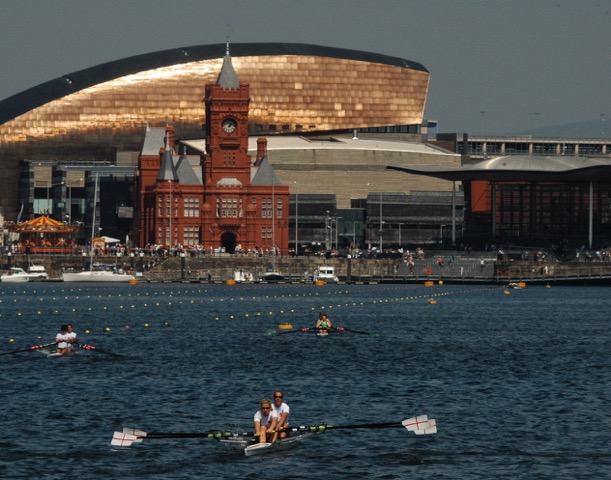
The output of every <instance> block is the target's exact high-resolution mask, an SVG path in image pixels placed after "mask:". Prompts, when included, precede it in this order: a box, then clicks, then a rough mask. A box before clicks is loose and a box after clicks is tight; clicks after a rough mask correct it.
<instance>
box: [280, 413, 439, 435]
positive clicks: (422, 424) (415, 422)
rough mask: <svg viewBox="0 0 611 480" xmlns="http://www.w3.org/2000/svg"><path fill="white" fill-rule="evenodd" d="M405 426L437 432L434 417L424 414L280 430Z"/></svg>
mask: <svg viewBox="0 0 611 480" xmlns="http://www.w3.org/2000/svg"><path fill="white" fill-rule="evenodd" d="M397 427H405V428H406V429H407V430H408V431H410V432H414V433H415V434H416V435H432V434H433V433H437V423H436V421H435V420H434V419H432V418H431V419H430V420H429V418H428V417H427V416H426V415H418V416H417V417H412V418H407V419H405V420H403V421H401V422H384V423H360V424H355V425H325V424H322V425H312V426H309V427H302V426H300V427H289V428H283V429H282V430H281V431H286V432H324V431H326V430H338V429H357V428H397Z"/></svg>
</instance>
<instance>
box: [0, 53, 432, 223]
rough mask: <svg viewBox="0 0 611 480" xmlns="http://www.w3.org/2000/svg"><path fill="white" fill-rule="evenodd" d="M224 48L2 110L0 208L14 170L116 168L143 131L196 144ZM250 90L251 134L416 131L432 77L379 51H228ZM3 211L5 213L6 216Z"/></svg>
mask: <svg viewBox="0 0 611 480" xmlns="http://www.w3.org/2000/svg"><path fill="white" fill-rule="evenodd" d="M225 48H226V46H225V45H224V44H215V45H198V46H192V47H184V48H176V49H171V50H164V51H160V52H155V53H150V54H145V55H139V56H135V57H129V58H125V59H121V60H117V61H114V62H109V63H105V64H102V65H98V66H95V67H92V68H88V69H86V70H81V71H78V72H74V73H71V74H68V75H64V76H63V77H60V78H56V79H54V80H51V81H48V82H46V83H43V84H41V85H38V86H36V87H33V88H31V89H29V90H26V91H24V92H22V93H19V94H17V95H14V96H12V97H10V98H7V99H5V100H3V101H1V102H0V166H1V167H2V168H3V172H4V173H3V175H2V176H1V177H0V208H1V209H2V213H5V214H7V213H8V212H11V213H13V214H14V212H13V209H14V208H16V205H13V204H12V203H16V202H15V200H14V199H15V198H16V191H17V190H16V189H17V186H16V185H17V162H18V161H19V160H21V159H30V160H36V161H38V160H40V161H42V160H56V161H57V160H60V159H61V160H62V161H72V160H73V161H77V160H78V161H82V160H91V161H101V160H115V158H116V154H117V152H119V151H136V150H139V148H140V147H141V145H142V139H143V133H144V127H145V125H146V124H147V123H150V124H165V123H170V124H172V125H174V126H175V128H176V134H177V136H178V137H180V138H183V139H184V138H197V137H201V136H202V131H201V125H202V122H203V118H204V106H203V104H202V98H203V94H204V85H205V84H206V83H209V82H213V81H214V80H216V77H217V75H218V72H219V71H220V68H221V63H222V57H223V55H224V54H225ZM231 55H232V58H233V64H234V67H235V69H236V72H237V74H238V75H239V78H240V81H242V82H248V83H249V84H250V93H251V103H250V132H251V133H252V134H253V135H273V134H280V133H293V134H295V133H309V132H314V133H315V132H329V131H342V130H343V131H346V130H351V129H359V128H367V127H389V126H391V127H396V126H405V125H419V124H420V123H421V122H422V120H423V115H424V108H425V103H426V96H427V92H428V85H429V76H430V75H429V72H428V71H427V70H426V68H425V67H423V66H422V65H421V64H419V63H416V62H412V61H409V60H404V59H401V58H396V57H389V56H385V55H379V54H375V53H369V52H362V51H355V50H345V49H338V48H331V47H323V46H316V45H306V44H291V43H254V44H232V45H231ZM7 210H8V211H7Z"/></svg>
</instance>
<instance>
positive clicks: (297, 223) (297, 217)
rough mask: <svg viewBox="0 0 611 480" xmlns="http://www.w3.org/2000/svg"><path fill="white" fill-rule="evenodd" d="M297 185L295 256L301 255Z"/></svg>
mask: <svg viewBox="0 0 611 480" xmlns="http://www.w3.org/2000/svg"><path fill="white" fill-rule="evenodd" d="M293 183H294V184H295V256H298V255H299V194H298V193H297V182H293Z"/></svg>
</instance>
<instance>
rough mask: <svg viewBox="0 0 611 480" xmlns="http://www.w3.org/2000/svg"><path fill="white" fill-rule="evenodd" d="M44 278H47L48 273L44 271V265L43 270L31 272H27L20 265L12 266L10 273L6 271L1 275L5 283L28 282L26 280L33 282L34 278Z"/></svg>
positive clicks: (1, 279) (0, 277)
mask: <svg viewBox="0 0 611 480" xmlns="http://www.w3.org/2000/svg"><path fill="white" fill-rule="evenodd" d="M43 278H47V273H46V272H45V271H44V267H43V272H42V273H41V272H34V273H29V272H26V271H25V270H24V269H23V268H19V267H11V269H10V271H9V272H8V273H5V274H4V275H1V276H0V281H2V282H4V283H26V282H33V281H34V280H37V279H38V280H41V279H43Z"/></svg>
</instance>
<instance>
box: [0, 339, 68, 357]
mask: <svg viewBox="0 0 611 480" xmlns="http://www.w3.org/2000/svg"><path fill="white" fill-rule="evenodd" d="M52 345H57V342H53V343H47V344H46V345H32V346H31V347H28V348H21V349H19V350H11V351H10V352H2V353H0V355H8V354H10V353H19V352H34V351H36V350H42V349H43V348H46V347H50V346H52Z"/></svg>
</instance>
